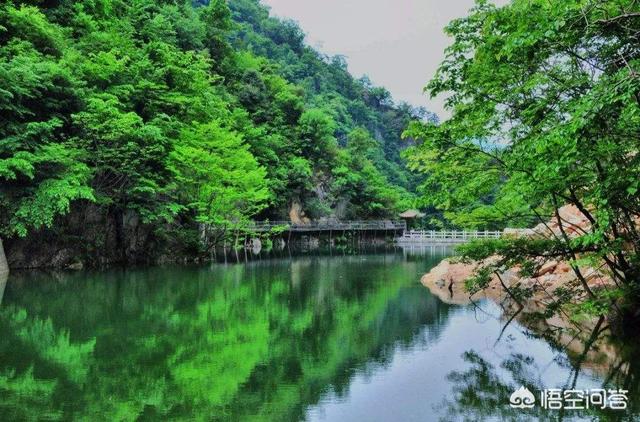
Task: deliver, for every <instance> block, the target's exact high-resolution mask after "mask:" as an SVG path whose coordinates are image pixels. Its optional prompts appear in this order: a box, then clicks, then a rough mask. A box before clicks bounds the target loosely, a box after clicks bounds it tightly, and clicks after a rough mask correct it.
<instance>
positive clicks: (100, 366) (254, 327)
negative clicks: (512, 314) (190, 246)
mask: <svg viewBox="0 0 640 422" xmlns="http://www.w3.org/2000/svg"><path fill="white" fill-rule="evenodd" d="M279 255H280V256H272V257H268V256H266V255H264V254H263V255H261V256H259V257H253V258H251V259H249V260H246V261H245V257H244V256H240V257H232V258H229V260H228V262H227V263H215V264H206V265H202V266H187V267H179V266H169V267H157V268H145V269H130V270H117V269H114V270H108V271H103V272H62V273H32V272H29V273H22V272H18V273H14V274H11V275H10V277H9V279H8V281H7V282H6V285H5V286H4V294H3V295H1V296H0V297H1V303H0V333H2V334H1V338H0V421H13V420H87V421H96V420H105V421H120V420H122V421H133V420H185V421H186V420H188V421H191V420H202V421H208V420H225V421H226V420H229V421H236V420H246V421H261V420H265V421H297V420H310V421H323V420H326V421H431V420H445V421H455V420H470V421H476V420H528V419H532V420H538V419H550V420H557V419H563V420H598V419H611V420H638V419H637V415H638V413H636V412H637V411H638V408H637V404H636V402H637V401H636V400H634V396H637V393H636V390H635V388H636V386H637V379H638V378H637V376H636V374H635V372H636V371H635V370H634V368H635V366H636V365H634V364H633V363H631V364H629V363H626V364H625V366H621V368H623V369H622V370H620V368H619V370H618V372H617V373H612V374H611V376H610V377H609V379H605V378H606V377H608V375H607V373H606V371H604V372H603V371H599V370H594V369H593V368H592V369H587V368H577V367H576V360H575V359H571V358H569V357H568V356H567V354H566V353H565V351H564V350H563V349H561V348H558V347H555V346H552V345H551V344H549V343H548V342H546V341H544V340H542V339H540V338H537V337H536V336H535V335H534V334H533V333H531V332H530V331H528V330H527V329H525V328H524V327H523V326H521V325H519V323H517V322H515V321H514V322H512V323H511V324H509V325H508V326H507V328H506V329H505V330H504V332H502V330H503V327H504V325H505V322H506V321H505V318H501V313H500V309H499V308H498V306H497V305H495V304H492V303H487V302H484V303H481V304H479V305H480V308H477V307H476V306H473V305H467V306H454V305H448V304H445V303H443V302H441V301H440V300H439V299H437V298H436V297H434V296H432V295H431V294H430V293H429V292H428V290H427V289H425V288H424V287H423V286H422V285H421V284H420V283H419V279H420V277H421V275H422V274H424V273H425V272H427V271H428V270H429V269H430V268H431V267H433V266H434V265H436V264H437V263H438V262H439V261H440V260H441V259H443V258H444V257H445V256H446V251H442V250H435V251H434V250H428V251H426V252H424V253H407V252H406V251H405V252H403V251H400V250H397V251H385V252H381V253H380V252H379V253H370V254H364V253H363V254H358V255H342V254H340V253H335V252H334V253H333V254H332V255H329V254H311V253H309V254H306V255H305V254H303V255H299V256H293V257H291V256H288V255H287V254H284V253H281V254H279ZM2 290H3V286H1V285H0V294H1V292H2ZM501 332H502V335H501ZM625 368H626V369H625ZM605 381H606V382H608V384H607V385H608V386H609V388H614V387H615V388H617V387H619V386H621V385H622V386H625V387H627V388H629V390H630V393H629V396H630V398H631V401H630V403H629V406H630V409H627V410H626V411H598V410H584V411H579V410H574V411H564V412H559V411H545V410H541V409H538V408H536V409H531V410H520V409H513V408H511V407H510V406H509V396H510V395H511V393H512V392H513V391H514V390H515V389H516V388H518V387H520V386H521V385H527V386H528V387H531V388H552V387H564V386H566V385H575V388H581V389H587V388H597V387H600V386H602V385H603V382H605ZM632 409H633V410H632Z"/></svg>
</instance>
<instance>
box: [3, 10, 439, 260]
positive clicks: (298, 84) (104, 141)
mask: <svg viewBox="0 0 640 422" xmlns="http://www.w3.org/2000/svg"><path fill="white" fill-rule="evenodd" d="M34 4H35V5H34ZM0 46H1V47H0V75H1V76H0V110H1V112H0V120H1V121H2V125H0V236H1V237H3V238H5V239H8V243H9V249H10V251H9V255H10V256H9V259H10V261H14V262H15V263H18V264H19V265H36V266H37V265H47V264H48V263H52V262H57V261H59V263H67V262H69V261H70V260H74V259H82V260H88V261H91V262H111V261H126V262H132V261H140V260H149V259H151V258H152V257H153V256H156V255H158V254H160V253H162V251H163V250H167V248H171V250H172V251H174V252H175V251H176V249H180V250H190V251H191V252H197V251H198V249H199V248H200V245H199V242H198V230H197V227H198V223H207V224H211V225H214V226H215V227H219V228H220V229H221V230H220V236H219V237H218V239H222V238H224V237H225V236H227V235H228V234H229V233H231V232H233V231H234V230H237V229H239V228H242V227H243V226H244V225H246V224H247V222H248V221H250V220H251V219H267V218H269V219H284V218H288V216H289V211H290V210H291V209H292V207H293V208H294V209H296V210H300V212H299V214H302V216H303V217H304V216H306V217H308V218H311V219H318V218H325V217H331V218H342V219H347V218H358V219H367V218H388V217H390V216H393V215H394V214H395V213H396V212H397V211H399V210H401V209H403V208H405V207H408V206H410V205H411V203H412V201H413V195H412V193H411V191H412V190H413V189H414V187H415V186H416V185H417V184H418V183H419V180H417V179H416V176H414V175H411V174H410V173H409V172H408V171H407V170H406V168H405V167H404V163H403V161H402V159H401V158H400V151H401V150H402V149H403V148H404V147H405V146H407V144H409V143H411V140H406V141H402V140H401V138H400V135H401V133H402V131H403V130H404V128H405V127H406V126H407V124H408V123H409V122H410V121H412V120H416V119H418V120H425V119H432V120H433V119H434V117H433V116H432V115H429V113H427V112H426V111H425V110H422V109H415V108H413V107H411V106H409V105H406V104H400V105H395V104H394V102H393V101H392V99H391V96H390V94H389V92H388V91H387V90H385V89H384V88H380V87H375V86H374V85H373V84H372V83H371V82H370V81H369V80H368V79H367V78H363V79H360V80H357V79H354V78H353V77H352V76H351V75H350V74H349V73H348V71H347V66H346V62H345V60H344V58H342V57H326V56H324V55H322V54H320V53H318V52H317V51H314V50H313V49H311V48H310V47H308V46H306V45H305V43H304V34H303V32H302V30H301V29H300V28H299V27H298V26H297V25H295V24H294V23H292V22H289V21H281V20H278V19H274V18H270V17H269V13H268V9H266V8H265V7H264V6H262V5H260V4H259V2H258V1H257V0H233V1H230V2H224V1H222V0H216V1H212V2H194V4H192V3H191V2H182V1H151V0H135V1H122V0H86V1H66V0H60V1H54V0H52V1H46V2H35V3H34V2H21V1H10V2H8V3H5V4H4V5H3V6H1V7H0ZM43 242H45V244H47V245H48V249H49V250H47V251H46V253H44V255H42V256H38V255H39V254H40V253H41V252H42V251H41V248H42V244H43ZM34 260H35V261H34ZM36 261H37V262H36Z"/></svg>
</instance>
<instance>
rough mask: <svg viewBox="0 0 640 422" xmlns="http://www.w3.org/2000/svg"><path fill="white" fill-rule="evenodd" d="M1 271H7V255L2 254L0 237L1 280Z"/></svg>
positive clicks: (0, 273)
mask: <svg viewBox="0 0 640 422" xmlns="http://www.w3.org/2000/svg"><path fill="white" fill-rule="evenodd" d="M3 273H9V264H7V257H6V256H5V254H4V247H3V246H2V239H0V281H1V280H2V275H3Z"/></svg>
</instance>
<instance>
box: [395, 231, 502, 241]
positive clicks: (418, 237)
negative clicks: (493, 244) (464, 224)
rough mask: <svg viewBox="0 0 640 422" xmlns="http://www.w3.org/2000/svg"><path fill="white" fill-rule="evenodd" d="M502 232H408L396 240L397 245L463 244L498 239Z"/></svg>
mask: <svg viewBox="0 0 640 422" xmlns="http://www.w3.org/2000/svg"><path fill="white" fill-rule="evenodd" d="M502 235H503V232H502V231H489V230H485V231H460V230H443V231H439V230H408V231H405V232H404V233H403V234H402V236H401V237H399V238H397V239H396V240H397V242H398V243H427V242H433V243H437V242H442V243H464V242H467V241H470V240H473V239H498V238H500V237H502Z"/></svg>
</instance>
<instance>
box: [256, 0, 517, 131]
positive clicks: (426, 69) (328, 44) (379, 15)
mask: <svg viewBox="0 0 640 422" xmlns="http://www.w3.org/2000/svg"><path fill="white" fill-rule="evenodd" d="M262 2H263V3H264V4H266V5H268V6H270V7H271V11H272V14H273V15H275V16H279V17H286V18H291V19H293V20H295V21H297V22H298V23H299V24H300V26H301V27H302V29H303V30H304V31H305V33H306V34H307V43H308V44H309V45H311V46H313V47H315V48H317V49H318V50H320V51H322V52H323V53H326V54H330V55H334V54H342V55H344V56H346V58H347V63H348V64H349V71H350V72H351V73H352V74H353V75H354V76H355V77H360V76H362V75H363V74H366V75H369V77H370V78H371V80H372V81H373V83H374V84H376V85H381V86H384V87H385V88H387V89H388V90H389V91H390V92H391V94H392V95H393V97H394V99H395V100H396V101H400V100H404V101H407V102H408V103H410V104H413V105H416V106H419V105H422V106H425V107H427V109H429V110H430V111H433V112H435V113H436V114H438V116H440V118H446V117H448V116H449V113H447V112H446V111H445V110H444V104H443V98H435V99H430V98H429V97H428V95H427V94H423V92H422V89H423V88H424V86H425V85H426V83H427V82H428V80H429V79H430V78H431V77H432V76H433V75H434V74H435V71H436V69H437V67H438V64H439V63H440V62H441V61H442V59H443V58H444V49H445V48H446V46H447V45H449V44H450V42H451V39H450V38H448V37H447V36H446V35H445V34H444V32H443V29H444V27H445V26H446V24H447V23H448V22H449V21H450V20H451V19H454V18H456V17H462V16H465V15H466V14H467V13H466V12H467V11H468V10H469V9H470V8H471V7H472V6H473V4H474V1H473V0H262ZM506 2H507V0H498V1H497V2H496V3H497V4H505V3H506Z"/></svg>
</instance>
